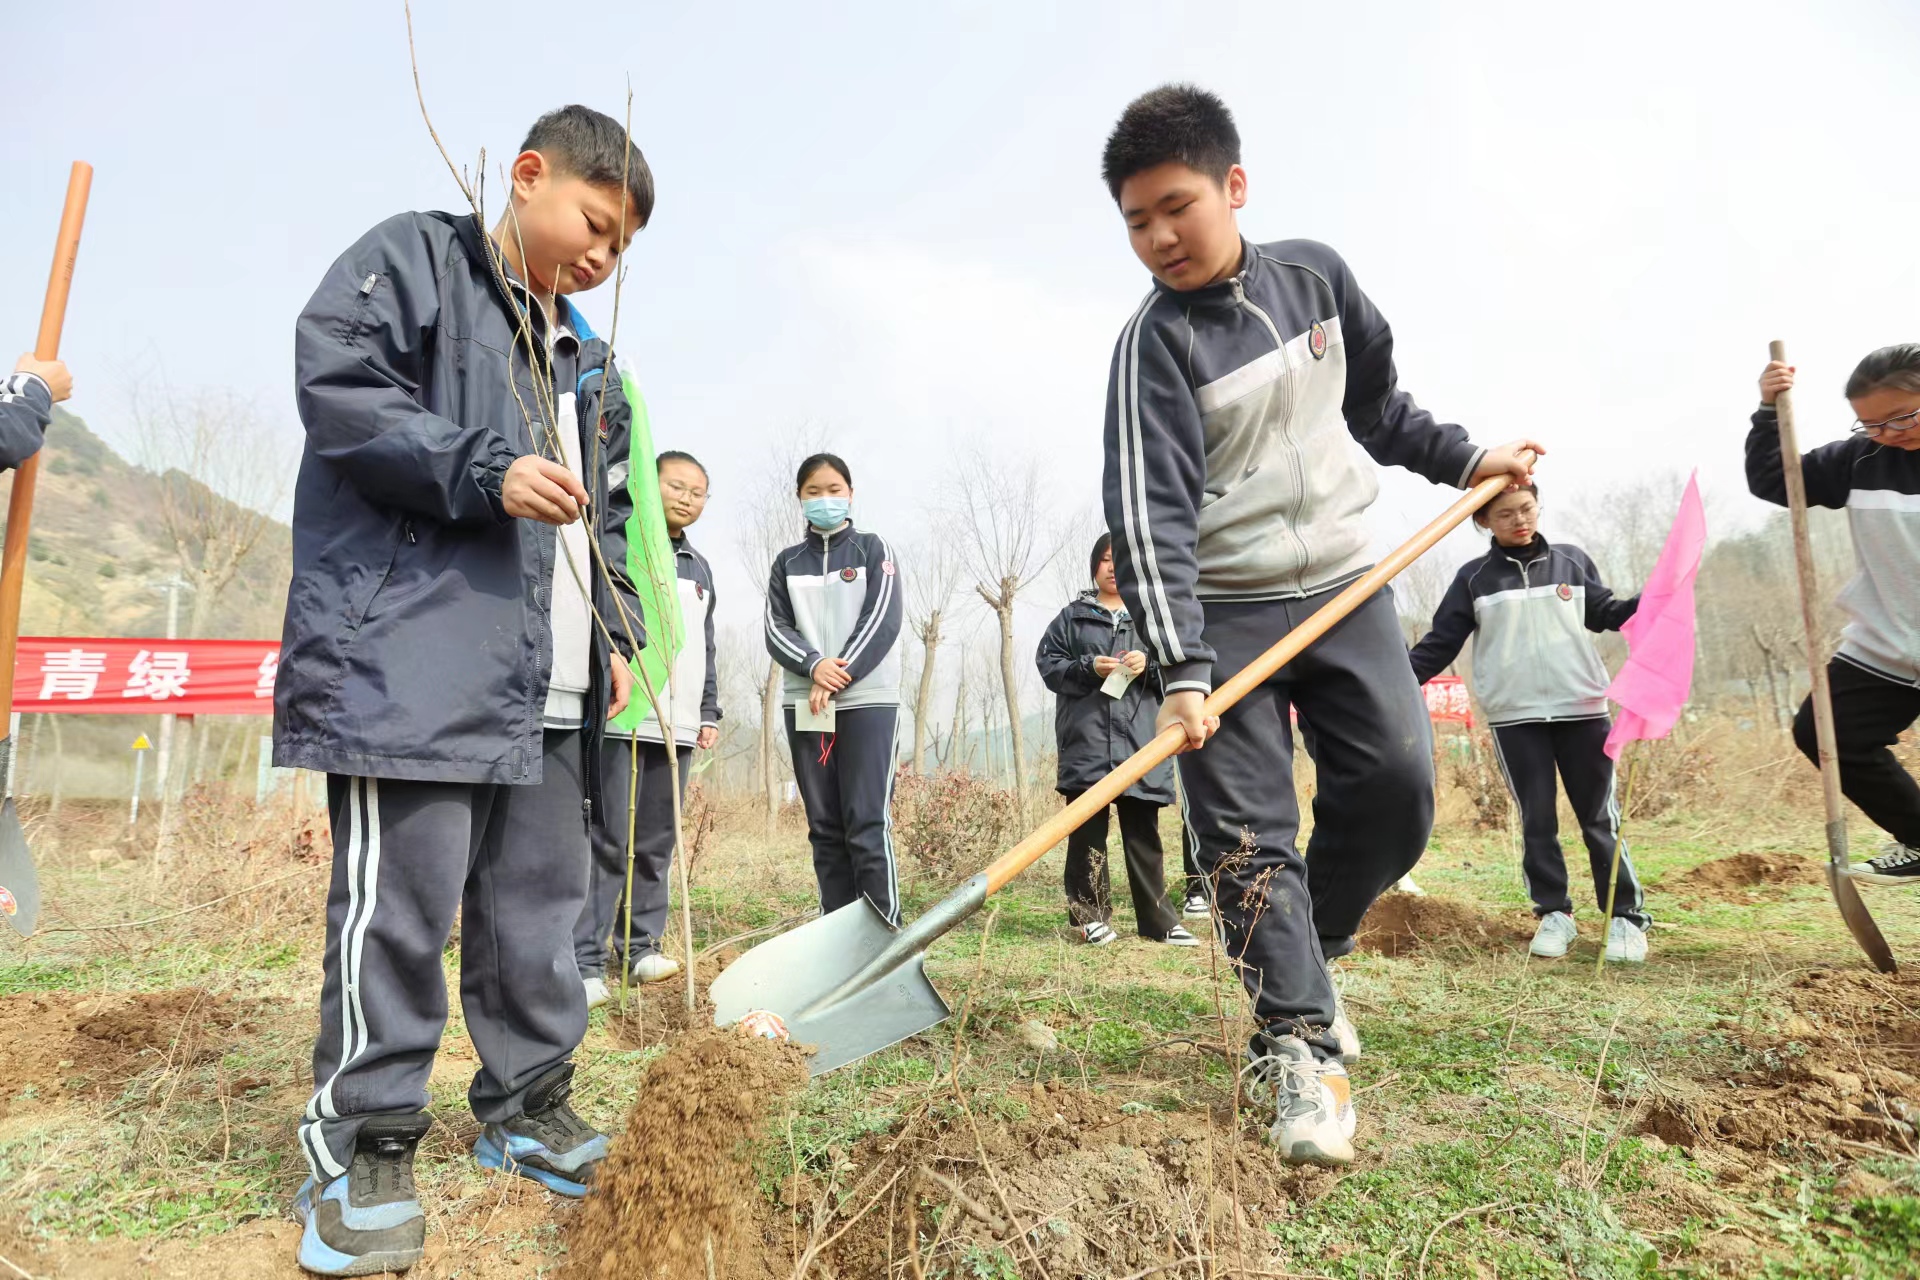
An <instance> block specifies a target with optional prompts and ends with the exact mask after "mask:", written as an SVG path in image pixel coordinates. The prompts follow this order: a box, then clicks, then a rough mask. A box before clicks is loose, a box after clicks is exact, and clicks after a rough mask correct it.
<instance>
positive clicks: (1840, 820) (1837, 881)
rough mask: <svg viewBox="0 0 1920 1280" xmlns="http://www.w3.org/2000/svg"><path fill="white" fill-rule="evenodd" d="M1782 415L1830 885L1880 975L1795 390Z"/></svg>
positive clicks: (1885, 968)
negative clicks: (1824, 630) (1856, 878)
mask: <svg viewBox="0 0 1920 1280" xmlns="http://www.w3.org/2000/svg"><path fill="white" fill-rule="evenodd" d="M1768 358H1769V359H1773V360H1778V361H1780V362H1781V363H1782V364H1785V363H1786V360H1787V344H1786V343H1784V342H1775V343H1772V344H1771V345H1770V346H1769V347H1768ZM1773 407H1774V411H1775V412H1776V413H1778V414H1779V415H1780V470H1781V471H1782V472H1784V473H1785V475H1786V481H1787V510H1788V511H1789V512H1790V513H1791V516H1792V520H1793V558H1794V562H1795V564H1796V565H1797V566H1798V568H1799V571H1800V617H1801V620H1802V622H1804V623H1805V624H1806V629H1807V674H1808V675H1810V676H1811V677H1812V678H1813V691H1812V693H1811V694H1810V695H1809V700H1810V701H1811V702H1812V703H1813V729H1814V739H1815V741H1816V742H1817V743H1818V744H1819V750H1820V792H1821V795H1822V797H1823V798H1824V799H1825V800H1826V806H1827V887H1828V888H1830V889H1832V890H1833V901H1834V905H1836V906H1838V907H1839V908H1840V918H1841V919H1842V920H1845V921H1846V922H1847V931H1848V932H1849V933H1851V934H1853V940H1854V941H1855V942H1857V943H1859V944H1860V949H1861V950H1862V951H1864V952H1866V953H1867V959H1869V960H1871V961H1873V967H1874V968H1876V969H1878V970H1879V971H1880V972H1882V973H1892V972H1893V971H1894V970H1895V969H1896V968H1898V967H1899V966H1898V964H1897V963H1896V962H1895V961H1894V958H1893V949H1892V948H1891V947H1889V946H1888V945H1887V940H1886V939H1885V938H1884V937H1882V936H1881V934H1880V926H1879V925H1877V924H1875V923H1874V922H1873V915H1872V913H1871V912H1869V911H1868V910H1867V904H1866V903H1865V902H1863V901H1861V899H1860V890H1859V888H1858V887H1856V886H1855V885H1854V883H1853V876H1852V874H1851V873H1850V872H1849V871H1848V870H1847V815H1846V811H1845V810H1844V809H1843V808H1842V807H1841V800H1840V756H1839V753H1838V750H1837V748H1836V747H1835V746H1834V738H1833V698H1832V695H1831V694H1830V693H1829V692H1828V690H1827V664H1826V661H1825V659H1824V658H1823V657H1822V656H1821V652H1820V625H1819V623H1818V621H1817V620H1816V619H1815V618H1814V613H1813V602H1814V600H1815V599H1816V598H1817V597H1818V596H1819V594H1820V583H1819V580H1818V579H1817V578H1816V577H1815V575H1814V571H1813V543H1812V542H1811V541H1810V540H1809V538H1808V536H1807V483H1806V480H1805V479H1804V478H1803V477H1802V476H1801V474H1800V446H1799V445H1798V444H1796V443H1795V442H1794V434H1793V392H1791V391H1782V392H1781V393H1780V394H1779V395H1778V396H1777V397H1776V398H1775V399H1774V402H1773Z"/></svg>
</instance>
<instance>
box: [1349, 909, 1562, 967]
mask: <svg viewBox="0 0 1920 1280" xmlns="http://www.w3.org/2000/svg"><path fill="white" fill-rule="evenodd" d="M1532 936H1533V933H1532V930H1531V929H1528V928H1524V927H1522V926H1521V925H1520V923H1519V922H1518V920H1517V919H1516V918H1515V917H1514V916H1511V915H1501V914H1499V913H1494V912H1485V911H1481V910H1479V909H1478V908H1476V907H1471V906H1468V905H1467V904H1466V903H1464V902H1455V901H1453V900H1451V899H1449V898H1436V897H1434V896H1433V895H1431V894H1419V895H1416V894H1411V893H1388V894H1382V895H1381V897H1380V899H1379V900H1378V901H1377V902H1375V903H1374V904H1373V908H1372V910H1370V911H1368V912H1367V915H1366V918H1365V919H1364V920H1362V921H1361V922H1360V931H1359V933H1357V934H1355V935H1354V945H1355V946H1357V947H1359V948H1360V949H1361V950H1363V951H1376V952H1379V953H1380V954H1381V955H1387V956H1397V955H1404V954H1406V953H1407V952H1409V951H1417V950H1419V949H1420V948H1422V947H1431V946H1436V945H1439V944H1443V943H1455V944H1460V945H1465V946H1470V947H1474V948H1476V949H1484V948H1486V947H1489V946H1505V945H1506V944H1508V943H1511V942H1525V941H1526V940H1527V939H1528V938H1530V937H1532Z"/></svg>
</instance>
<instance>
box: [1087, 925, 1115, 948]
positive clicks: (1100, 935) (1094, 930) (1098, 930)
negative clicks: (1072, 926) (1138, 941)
mask: <svg viewBox="0 0 1920 1280" xmlns="http://www.w3.org/2000/svg"><path fill="white" fill-rule="evenodd" d="M1119 936H1120V935H1119V934H1117V933H1115V932H1114V931H1113V929H1112V927H1111V926H1110V925H1108V924H1107V923H1106V922H1105V921H1104V920H1090V921H1088V922H1087V923H1086V924H1083V925H1081V926H1080V940H1081V941H1082V942H1084V943H1086V944H1087V945H1088V946H1090V947H1104V946H1106V945H1107V944H1108V943H1109V942H1112V941H1113V940H1114V939H1115V938H1118V937H1119Z"/></svg>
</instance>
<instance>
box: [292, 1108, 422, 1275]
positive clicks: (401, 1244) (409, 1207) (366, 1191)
mask: <svg viewBox="0 0 1920 1280" xmlns="http://www.w3.org/2000/svg"><path fill="white" fill-rule="evenodd" d="M432 1124H433V1121H432V1120H431V1119H429V1118H428V1117H426V1116H423V1115H421V1116H376V1117H375V1118H373V1119H371V1120H368V1121H367V1122H366V1123H364V1124H363V1125H361V1126H360V1134H359V1137H358V1139H357V1141H356V1143H355V1145H354V1151H353V1163H352V1164H350V1165H348V1166H347V1171H346V1172H345V1173H343V1174H341V1175H340V1176H339V1177H337V1178H335V1179H334V1180H333V1181H331V1182H329V1183H327V1184H326V1186H324V1187H322V1186H321V1185H320V1184H319V1182H318V1181H317V1180H316V1179H314V1178H308V1179H307V1184H306V1185H305V1186H303V1187H301V1188H300V1194H299V1195H297V1196H295V1197H294V1200H293V1216H294V1217H295V1218H296V1219H298V1220H299V1222H300V1224H301V1226H302V1228H303V1230H302V1231H301V1233H300V1265H301V1266H302V1267H305V1268H306V1269H307V1270H308V1271H311V1272H313V1273H314V1274H316V1275H323V1276H370V1275H378V1274H380V1273H381V1272H383V1271H405V1270H406V1269H407V1268H408V1267H411V1266H412V1265H413V1264H414V1263H416V1262H418V1261H420V1255H421V1254H422V1253H424V1252H425V1251H426V1246H427V1220H426V1217H425V1216H424V1215H423V1214H422V1213H421V1212H420V1201H419V1200H417V1199H416V1198H415V1197H414V1192H413V1152H414V1148H415V1147H417V1146H419V1145H420V1139H422V1138H424V1137H425V1136H426V1135H427V1130H428V1129H429V1128H431V1127H432Z"/></svg>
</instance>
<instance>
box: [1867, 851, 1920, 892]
mask: <svg viewBox="0 0 1920 1280" xmlns="http://www.w3.org/2000/svg"><path fill="white" fill-rule="evenodd" d="M1850 871H1851V874H1852V876H1853V878H1854V879H1855V880H1858V881H1859V882H1860V883H1861V884H1893V885H1900V884H1920V849H1916V848H1914V847H1913V846H1912V845H1910V844H1901V843H1900V842H1899V841H1898V840H1891V841H1888V842H1887V847H1886V848H1885V849H1883V850H1881V852H1880V856H1879V857H1877V858H1874V859H1873V860H1872V861H1870V862H1868V863H1866V864H1865V865H1863V866H1856V867H1853V868H1850Z"/></svg>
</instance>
